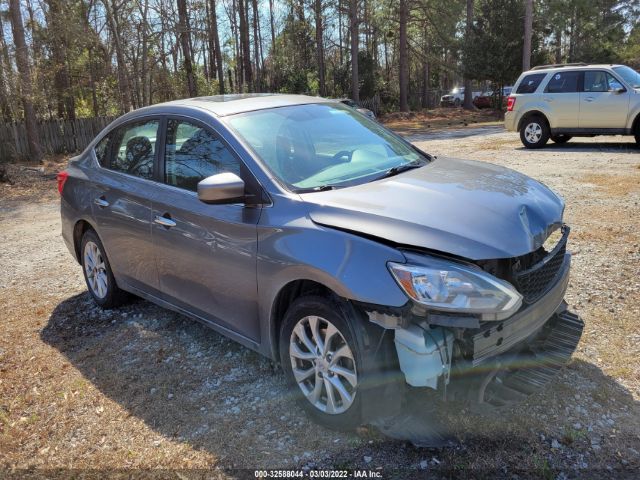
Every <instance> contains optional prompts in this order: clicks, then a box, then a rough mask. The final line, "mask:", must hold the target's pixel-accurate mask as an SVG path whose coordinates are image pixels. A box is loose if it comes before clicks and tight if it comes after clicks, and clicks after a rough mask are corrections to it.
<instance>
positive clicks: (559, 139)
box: [551, 135, 572, 145]
mask: <svg viewBox="0 0 640 480" xmlns="http://www.w3.org/2000/svg"><path fill="white" fill-rule="evenodd" d="M571 138H572V137H571V135H551V140H553V143H557V144H558V145H562V144H563V143H567V142H568V141H569V140H571Z"/></svg>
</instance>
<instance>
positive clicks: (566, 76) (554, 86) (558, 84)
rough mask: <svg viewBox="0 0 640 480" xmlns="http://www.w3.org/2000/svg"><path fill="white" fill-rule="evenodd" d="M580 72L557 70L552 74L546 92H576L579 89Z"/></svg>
mask: <svg viewBox="0 0 640 480" xmlns="http://www.w3.org/2000/svg"><path fill="white" fill-rule="evenodd" d="M579 78H580V72H556V73H554V74H553V75H551V78H550V79H549V83H547V88H546V89H545V92H547V93H574V92H577V91H578V79H579Z"/></svg>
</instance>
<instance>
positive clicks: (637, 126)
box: [631, 113, 640, 134]
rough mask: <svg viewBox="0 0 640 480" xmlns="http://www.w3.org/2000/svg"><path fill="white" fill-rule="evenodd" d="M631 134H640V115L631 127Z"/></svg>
mask: <svg viewBox="0 0 640 480" xmlns="http://www.w3.org/2000/svg"><path fill="white" fill-rule="evenodd" d="M631 133H633V134H640V113H639V114H638V115H636V118H635V120H634V121H633V124H632V125H631Z"/></svg>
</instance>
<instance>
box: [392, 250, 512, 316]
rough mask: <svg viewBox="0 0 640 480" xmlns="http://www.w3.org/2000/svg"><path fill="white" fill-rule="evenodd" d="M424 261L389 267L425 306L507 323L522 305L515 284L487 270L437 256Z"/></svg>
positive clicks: (399, 282) (407, 290)
mask: <svg viewBox="0 0 640 480" xmlns="http://www.w3.org/2000/svg"><path fill="white" fill-rule="evenodd" d="M422 260H423V261H424V264H422V265H411V264H403V263H394V262H389V263H388V264H387V265H388V267H389V270H390V271H391V274H392V275H393V277H394V278H395V279H396V281H397V282H398V284H399V285H400V287H401V288H402V290H404V292H405V293H406V294H407V295H408V296H409V297H410V298H411V299H413V300H414V301H416V302H417V303H419V304H421V305H424V306H426V307H428V308H430V309H433V310H440V311H445V312H457V313H463V314H477V315H480V316H481V319H482V320H504V319H505V318H508V317H510V316H511V315H513V314H514V313H516V312H517V311H518V309H519V308H520V306H521V305H522V295H520V293H518V292H517V291H516V290H515V288H514V287H513V286H511V284H509V283H507V282H505V281H502V280H499V279H497V278H496V277H494V276H493V275H490V274H488V273H486V272H484V271H483V270H480V269H476V268H474V267H471V266H466V265H463V264H458V263H455V262H452V261H446V260H443V259H439V258H435V257H426V256H425V257H422V258H421V263H422Z"/></svg>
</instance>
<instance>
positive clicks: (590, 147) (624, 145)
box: [514, 134, 640, 155]
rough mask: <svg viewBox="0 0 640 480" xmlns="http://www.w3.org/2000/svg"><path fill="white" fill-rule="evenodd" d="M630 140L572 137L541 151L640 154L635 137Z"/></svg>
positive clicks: (520, 148)
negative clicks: (618, 140) (595, 139)
mask: <svg viewBox="0 0 640 480" xmlns="http://www.w3.org/2000/svg"><path fill="white" fill-rule="evenodd" d="M514 135H515V134H514ZM629 138H630V139H631V140H630V141H629V142H602V143H596V142H585V141H580V139H571V140H570V141H569V142H567V143H564V144H557V143H553V142H552V141H550V142H549V143H547V145H546V146H545V147H544V148H543V149H542V150H541V151H543V152H544V151H550V152H572V153H580V152H603V153H605V152H611V153H635V154H636V155H638V154H640V148H638V147H637V146H636V143H635V142H634V141H633V137H629ZM517 150H523V151H524V150H527V149H526V148H525V147H523V146H521V147H518V148H517Z"/></svg>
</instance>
